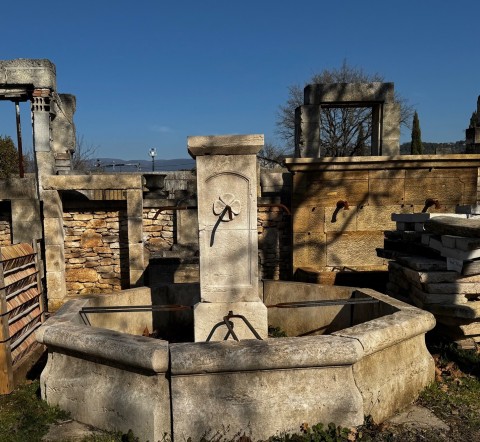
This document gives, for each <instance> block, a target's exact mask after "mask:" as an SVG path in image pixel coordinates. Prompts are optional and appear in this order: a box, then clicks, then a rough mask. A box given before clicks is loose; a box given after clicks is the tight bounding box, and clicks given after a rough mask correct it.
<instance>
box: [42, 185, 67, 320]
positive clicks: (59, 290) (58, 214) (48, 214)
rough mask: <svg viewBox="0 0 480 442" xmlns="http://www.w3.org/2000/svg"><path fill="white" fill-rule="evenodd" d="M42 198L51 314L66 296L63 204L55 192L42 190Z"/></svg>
mask: <svg viewBox="0 0 480 442" xmlns="http://www.w3.org/2000/svg"><path fill="white" fill-rule="evenodd" d="M42 198H43V229H44V241H45V265H46V280H47V293H48V311H50V312H53V311H56V310H58V309H59V308H60V307H61V306H62V304H63V303H64V301H65V297H66V296H67V284H66V280H65V245H64V243H65V232H64V230H63V204H62V200H61V198H60V195H59V193H58V191H57V190H44V191H43V192H42Z"/></svg>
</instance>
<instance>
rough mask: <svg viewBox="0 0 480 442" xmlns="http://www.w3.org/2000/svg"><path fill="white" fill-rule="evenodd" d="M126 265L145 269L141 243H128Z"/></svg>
mask: <svg viewBox="0 0 480 442" xmlns="http://www.w3.org/2000/svg"><path fill="white" fill-rule="evenodd" d="M128 265H129V267H130V268H131V269H133V270H145V267H146V266H145V261H144V245H143V244H142V243H140V244H129V245H128Z"/></svg>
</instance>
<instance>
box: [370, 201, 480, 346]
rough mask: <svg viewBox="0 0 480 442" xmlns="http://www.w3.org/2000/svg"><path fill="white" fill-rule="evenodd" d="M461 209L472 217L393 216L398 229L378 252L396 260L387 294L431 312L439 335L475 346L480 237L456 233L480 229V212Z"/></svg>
mask: <svg viewBox="0 0 480 442" xmlns="http://www.w3.org/2000/svg"><path fill="white" fill-rule="evenodd" d="M461 211H463V212H470V213H456V214H440V213H435V214H430V213H415V214H393V215H392V220H393V221H395V222H396V225H397V229H396V230H395V231H387V232H385V248H384V249H379V250H378V254H379V255H380V256H383V257H385V258H390V259H392V261H390V263H389V282H388V285H387V294H389V295H390V296H393V297H396V298H398V299H402V300H404V301H407V302H409V303H411V304H414V305H416V306H418V307H420V308H422V309H425V310H428V311H430V312H431V313H433V314H434V315H435V317H436V320H437V326H436V331H438V332H439V333H440V334H442V335H444V336H447V337H448V338H450V339H452V340H453V341H455V342H456V343H457V344H458V345H459V346H461V347H462V348H473V347H475V346H476V344H477V343H480V237H477V238H475V237H466V236H458V235H453V234H451V233H453V232H462V230H461V226H465V229H468V230H465V232H467V231H468V232H472V231H473V227H474V226H475V225H479V226H480V218H478V216H479V214H480V210H479V211H478V213H477V208H476V206H460V207H459V208H458V209H457V212H461ZM448 225H450V226H452V227H450V228H448V227H446V226H448ZM449 229H450V230H449ZM478 233H479V236H480V229H478ZM477 263H478V265H477Z"/></svg>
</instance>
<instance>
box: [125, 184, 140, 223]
mask: <svg viewBox="0 0 480 442" xmlns="http://www.w3.org/2000/svg"><path fill="white" fill-rule="evenodd" d="M142 213H143V193H142V188H140V189H135V190H131V189H129V190H127V216H128V217H129V218H141V217H142Z"/></svg>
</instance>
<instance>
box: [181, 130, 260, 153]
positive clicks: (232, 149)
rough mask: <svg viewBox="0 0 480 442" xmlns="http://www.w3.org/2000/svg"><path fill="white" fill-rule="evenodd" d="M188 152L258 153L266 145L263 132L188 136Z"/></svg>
mask: <svg viewBox="0 0 480 442" xmlns="http://www.w3.org/2000/svg"><path fill="white" fill-rule="evenodd" d="M187 145H188V153H189V154H190V155H191V156H192V157H193V158H195V157H197V156H202V155H252V154H253V155H256V154H257V153H258V152H259V151H260V150H261V149H262V148H263V145H264V136H263V134H253V135H206V136H193V137H192V136H191V137H187Z"/></svg>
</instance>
